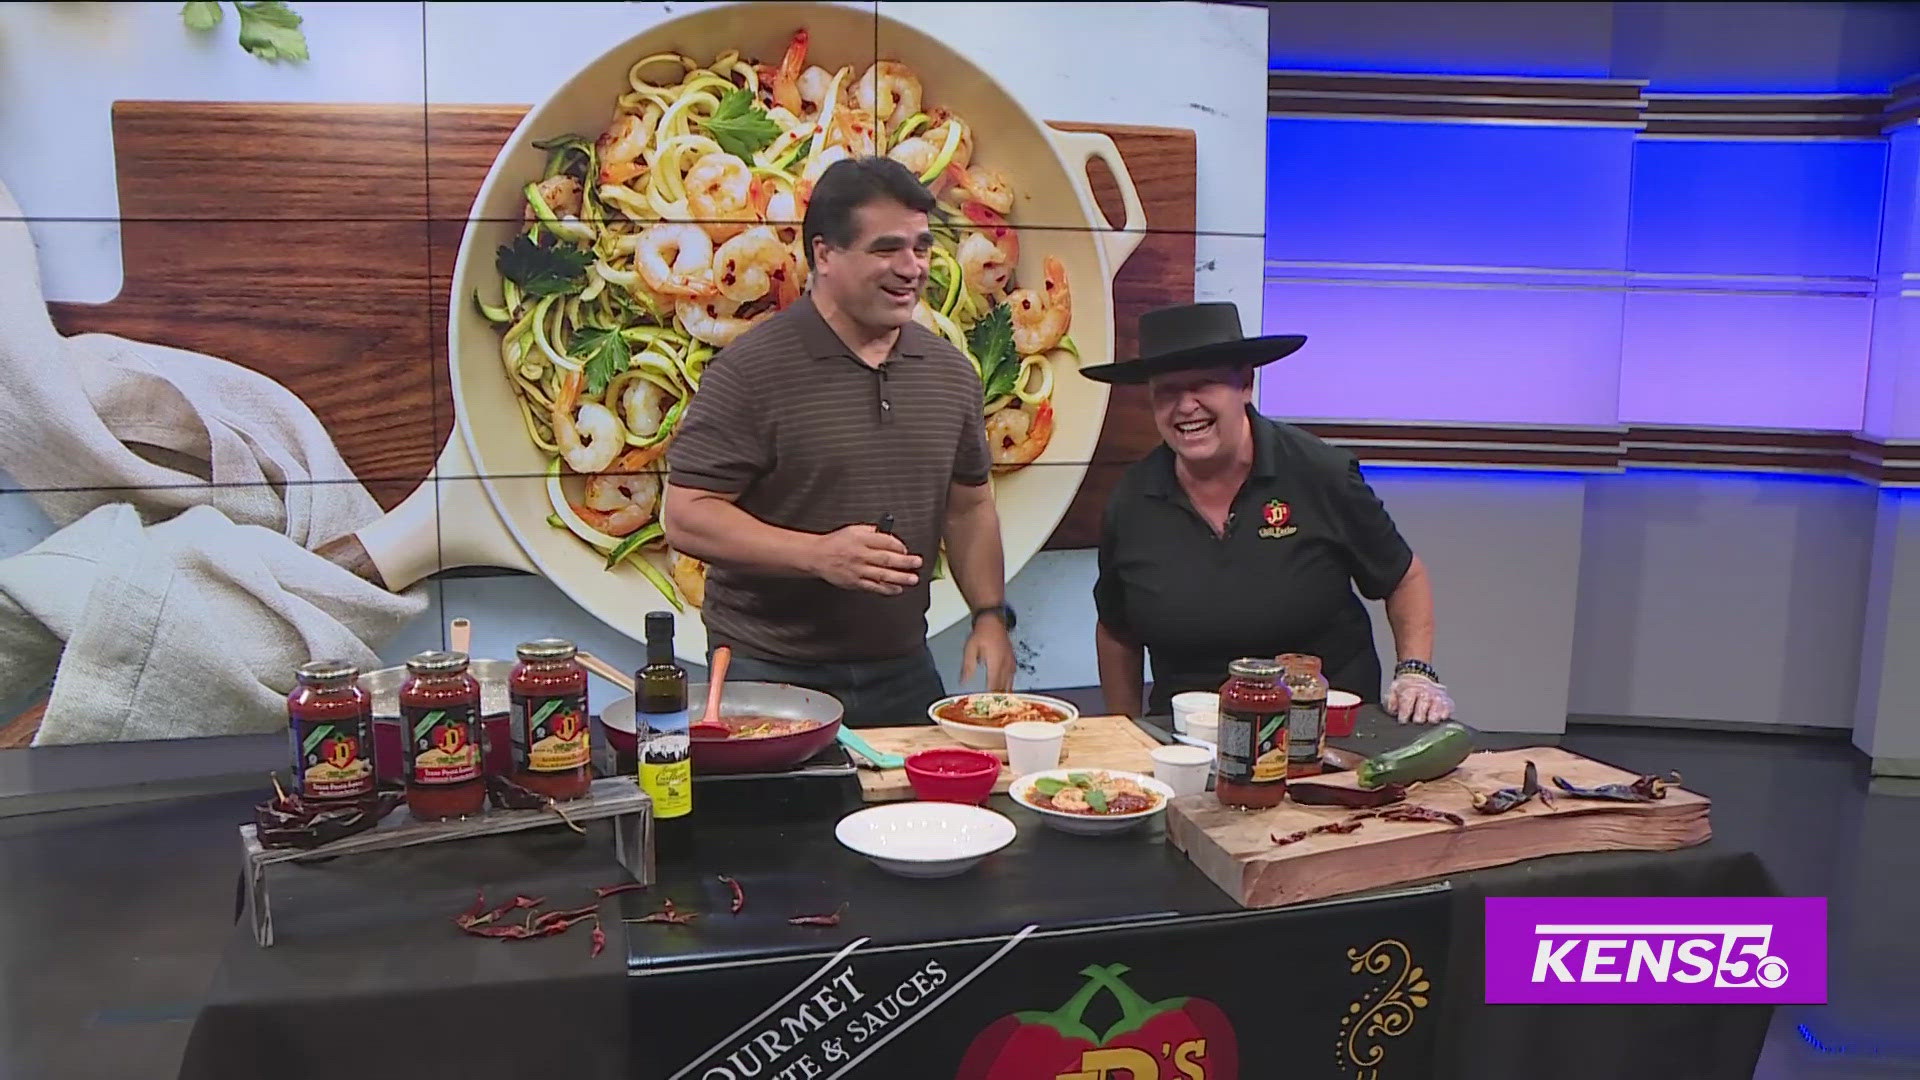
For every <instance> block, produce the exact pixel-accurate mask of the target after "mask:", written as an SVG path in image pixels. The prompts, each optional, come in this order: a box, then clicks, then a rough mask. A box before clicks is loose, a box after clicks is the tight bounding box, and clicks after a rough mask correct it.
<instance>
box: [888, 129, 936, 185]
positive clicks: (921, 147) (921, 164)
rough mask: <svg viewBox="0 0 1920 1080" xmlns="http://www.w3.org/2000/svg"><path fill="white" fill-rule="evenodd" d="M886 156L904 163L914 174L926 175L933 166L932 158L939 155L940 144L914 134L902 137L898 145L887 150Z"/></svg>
mask: <svg viewBox="0 0 1920 1080" xmlns="http://www.w3.org/2000/svg"><path fill="white" fill-rule="evenodd" d="M887 156H888V157H890V158H892V159H893V160H895V161H897V162H899V163H900V164H902V165H905V166H906V167H907V169H908V171H910V172H912V173H913V175H915V176H925V175H927V170H928V169H931V168H933V162H934V159H935V158H937V157H939V156H940V146H939V145H938V144H937V143H935V142H933V141H932V140H931V139H928V138H926V137H925V136H921V135H915V136H914V137H912V138H911V139H902V140H901V141H900V143H899V145H897V146H895V147H894V148H893V149H891V150H888V151H887Z"/></svg>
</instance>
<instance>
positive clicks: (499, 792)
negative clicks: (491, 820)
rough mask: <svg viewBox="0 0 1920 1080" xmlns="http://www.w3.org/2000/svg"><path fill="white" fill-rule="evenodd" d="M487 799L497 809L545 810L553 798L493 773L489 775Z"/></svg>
mask: <svg viewBox="0 0 1920 1080" xmlns="http://www.w3.org/2000/svg"><path fill="white" fill-rule="evenodd" d="M487 801H488V802H490V803H492V804H493V807H494V809H496V810H545V809H546V808H547V804H548V803H550V802H552V801H553V800H552V799H549V798H547V797H546V796H545V795H542V794H540V793H539V792H537V791H534V790H533V789H531V788H526V787H522V786H521V785H519V784H516V783H514V782H513V781H512V780H510V779H508V778H507V777H504V776H501V775H500V774H498V773H493V774H491V775H489V776H488V777H487Z"/></svg>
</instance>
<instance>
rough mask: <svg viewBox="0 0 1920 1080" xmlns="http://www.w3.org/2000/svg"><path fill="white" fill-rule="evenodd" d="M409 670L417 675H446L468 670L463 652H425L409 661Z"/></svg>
mask: <svg viewBox="0 0 1920 1080" xmlns="http://www.w3.org/2000/svg"><path fill="white" fill-rule="evenodd" d="M407 670H408V671H411V672H413V673H414V674H415V675H445V674H451V673H453V672H456V671H465V670H467V654H466V653H463V652H423V653H421V654H420V655H418V656H416V657H414V658H413V659H411V660H409V661H407Z"/></svg>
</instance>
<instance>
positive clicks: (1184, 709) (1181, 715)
mask: <svg viewBox="0 0 1920 1080" xmlns="http://www.w3.org/2000/svg"><path fill="white" fill-rule="evenodd" d="M1195 720H1200V721H1206V720H1211V721H1212V722H1213V724H1214V726H1215V727H1218V726H1219V723H1220V695H1219V694H1214V693H1209V692H1207V691H1204V690H1194V691H1190V692H1188V693H1185V694H1175V695H1173V730H1175V731H1178V732H1180V733H1181V734H1186V732H1187V730H1188V728H1189V727H1191V726H1192V724H1193V722H1194V721H1195Z"/></svg>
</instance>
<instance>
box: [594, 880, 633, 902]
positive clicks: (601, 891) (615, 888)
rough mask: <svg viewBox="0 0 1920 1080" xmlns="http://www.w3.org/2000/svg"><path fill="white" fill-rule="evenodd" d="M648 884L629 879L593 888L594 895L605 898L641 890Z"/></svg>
mask: <svg viewBox="0 0 1920 1080" xmlns="http://www.w3.org/2000/svg"><path fill="white" fill-rule="evenodd" d="M645 888H646V886H645V885H642V884H640V883H639V882H637V881H628V882H625V883H623V884H620V885H602V886H600V887H599V888H596V889H594V890H593V895H595V896H597V897H599V898H600V899H602V900H605V899H606V898H607V897H609V896H618V895H620V894H621V893H623V892H639V891H640V890H642V889H645Z"/></svg>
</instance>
